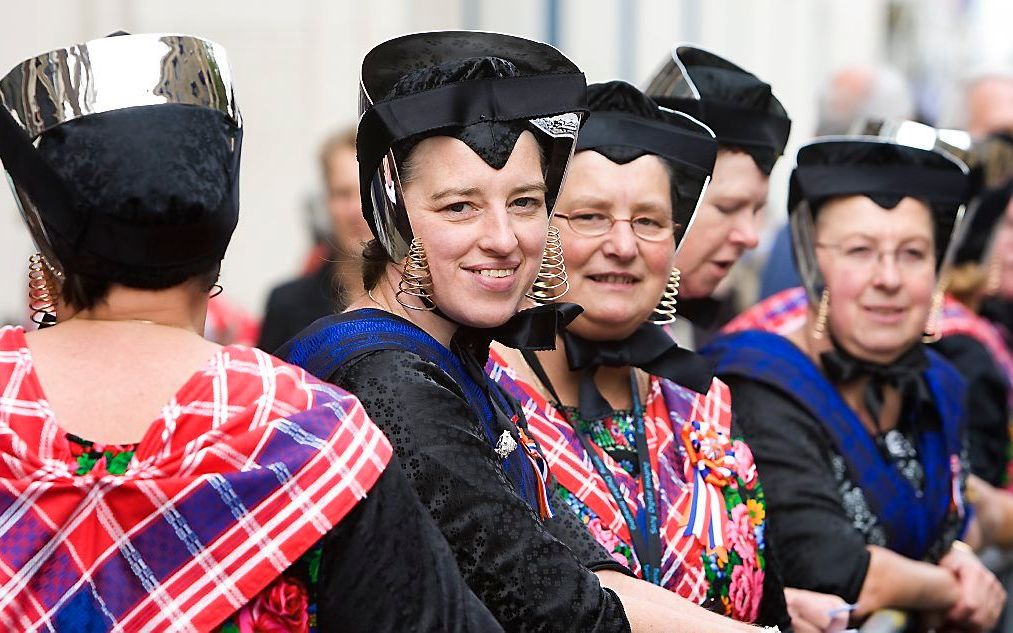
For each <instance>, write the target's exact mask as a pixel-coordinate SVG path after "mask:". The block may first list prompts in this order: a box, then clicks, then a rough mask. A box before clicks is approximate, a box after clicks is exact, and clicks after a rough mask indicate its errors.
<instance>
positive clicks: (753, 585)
mask: <svg viewBox="0 0 1013 633" xmlns="http://www.w3.org/2000/svg"><path fill="white" fill-rule="evenodd" d="M728 597H729V598H731V602H732V617H733V618H735V619H736V620H739V621H740V622H755V621H756V618H757V616H758V615H759V614H760V599H761V598H763V572H762V571H760V570H758V569H756V568H755V567H752V566H749V565H739V566H737V567H736V568H735V570H734V571H732V584H731V587H730V588H729V590H728Z"/></svg>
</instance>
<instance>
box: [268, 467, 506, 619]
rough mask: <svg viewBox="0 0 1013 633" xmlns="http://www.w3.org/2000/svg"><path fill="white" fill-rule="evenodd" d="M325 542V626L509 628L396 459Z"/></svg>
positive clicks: (321, 594) (320, 605)
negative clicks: (481, 595)
mask: <svg viewBox="0 0 1013 633" xmlns="http://www.w3.org/2000/svg"><path fill="white" fill-rule="evenodd" d="M322 545H323V548H322V555H321V558H320V576H319V584H317V585H316V587H315V589H316V592H317V595H316V604H317V626H318V629H319V630H320V631H348V632H352V631H362V632H363V633H365V632H367V631H368V632H374V631H377V632H379V631H390V632H392V633H393V632H394V631H417V632H419V633H423V632H426V633H428V632H433V633H437V632H443V631H454V632H457V633H485V632H486V631H501V630H502V628H501V627H500V625H499V624H498V623H497V622H496V620H495V619H494V618H493V616H492V614H491V613H489V610H488V609H487V608H486V607H485V605H483V604H482V602H481V601H480V600H479V599H478V598H477V597H475V594H474V593H472V591H471V590H470V589H469V588H468V586H467V585H466V584H465V582H464V579H463V578H462V577H461V574H460V572H459V571H458V569H457V565H456V564H455V562H454V556H453V553H452V552H451V550H450V547H449V546H448V545H447V541H446V540H445V539H444V538H443V535H442V534H440V531H439V528H437V526H436V524H435V523H434V522H433V520H432V518H431V517H430V516H429V515H428V514H427V513H426V511H425V509H424V508H423V507H422V505H421V504H420V503H419V499H418V497H417V496H416V495H415V492H414V491H413V490H412V487H411V486H410V485H409V484H408V482H407V481H406V480H405V478H404V475H403V474H402V473H401V470H400V468H399V465H398V460H397V459H396V458H394V459H392V460H391V462H390V464H388V466H387V469H386V470H385V471H384V473H383V474H382V475H381V476H380V478H379V479H378V480H377V482H376V484H374V486H373V488H372V489H370V491H369V494H368V495H367V496H366V498H365V499H363V500H362V501H360V502H359V503H358V504H356V505H355V507H354V508H353V509H352V510H351V512H349V513H348V515H346V516H345V517H344V519H342V521H341V523H339V524H338V525H337V526H335V527H334V529H332V530H331V531H330V532H328V534H327V536H325V537H324V540H323V543H322ZM302 563H304V559H300V561H299V563H297V565H299V564H302ZM291 572H295V573H296V574H297V575H298V572H299V570H290V572H286V573H291Z"/></svg>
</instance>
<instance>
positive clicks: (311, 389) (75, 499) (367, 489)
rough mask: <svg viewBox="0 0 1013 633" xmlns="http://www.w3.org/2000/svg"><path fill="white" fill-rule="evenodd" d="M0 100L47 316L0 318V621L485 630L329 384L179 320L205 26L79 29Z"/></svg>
mask: <svg viewBox="0 0 1013 633" xmlns="http://www.w3.org/2000/svg"><path fill="white" fill-rule="evenodd" d="M0 101H2V103H0V106H2V107H0V159H2V161H3V164H4V167H5V169H6V170H7V172H8V174H9V175H10V177H11V180H12V182H13V183H14V189H15V194H16V196H17V198H18V201H19V203H20V205H21V208H22V211H23V213H24V218H25V220H26V222H27V224H28V226H29V229H30V231H31V233H32V237H33V238H34V240H35V242H36V245H37V246H38V247H39V249H40V251H41V254H40V255H37V256H35V257H33V260H32V261H33V264H32V269H31V273H30V290H31V293H32V298H33V301H34V303H35V306H34V307H35V309H36V310H38V314H39V316H40V320H43V321H45V322H46V324H47V325H48V326H49V327H46V328H44V329H41V330H39V331H34V332H29V333H25V332H24V331H23V330H22V329H21V328H19V327H8V328H3V329H0V389H2V391H3V394H4V396H3V398H2V400H0V517H2V519H0V622H2V628H3V629H4V630H11V631H13V630H59V631H83V630H88V631H99V630H127V631H134V630H170V629H171V630H187V631H206V630H215V629H220V630H227V631H236V630H239V631H265V630H271V631H275V630H284V631H307V630H313V629H319V630H341V631H405V630H417V631H445V630H455V631H486V630H499V627H498V625H497V623H496V622H495V620H494V619H493V618H492V616H491V614H490V613H489V612H488V610H486V609H485V607H484V606H483V605H482V604H481V603H480V602H479V601H478V600H477V599H476V598H475V596H474V594H472V593H471V591H470V590H469V589H468V588H467V585H465V584H464V581H463V580H462V578H461V576H460V574H459V572H458V571H457V567H456V564H455V562H454V559H453V557H452V554H451V552H450V550H449V548H448V546H447V543H446V541H445V540H443V538H442V536H441V535H440V533H439V531H438V529H437V528H436V526H435V524H434V523H433V522H432V520H431V518H430V517H429V516H428V514H427V513H426V512H425V511H424V510H423V509H422V508H421V506H420V504H419V502H418V499H417V497H416V496H415V494H414V492H413V491H412V489H411V487H410V486H409V485H408V483H407V482H406V481H405V479H404V477H403V475H402V473H401V470H400V468H399V467H398V465H397V460H396V458H394V457H392V450H391V446H390V444H389V443H388V442H387V440H386V439H385V438H384V436H383V434H382V433H381V432H380V431H379V429H377V428H376V426H374V425H373V424H372V423H371V422H370V421H369V419H368V417H367V416H366V415H365V413H364V412H363V409H362V407H361V406H360V405H359V403H358V402H357V401H356V400H355V398H353V397H352V396H350V395H348V394H347V393H345V392H343V391H341V390H339V389H336V388H334V387H332V386H330V385H326V384H324V383H321V382H319V381H317V380H316V379H314V378H312V377H310V376H308V375H307V374H306V373H305V372H304V371H303V370H302V369H299V368H298V367H294V366H291V365H288V364H286V363H283V362H281V361H279V360H278V359H276V358H273V357H271V356H268V355H267V354H265V353H263V352H261V351H258V350H255V349H252V348H248V347H243V346H239V345H229V346H226V347H222V346H220V345H217V344H214V343H211V342H210V341H207V340H205V339H204V338H202V336H201V333H202V332H203V328H204V322H205V312H206V309H207V305H208V294H209V291H210V290H211V289H212V287H213V286H214V285H215V283H216V279H217V276H218V270H219V266H220V263H221V260H222V257H223V256H224V254H225V249H226V247H227V245H228V242H229V239H230V237H231V235H232V232H233V229H234V228H235V226H236V222H237V219H238V201H239V195H238V186H237V185H238V176H239V156H240V148H241V145H242V124H241V119H240V115H239V111H238V109H237V107H236V103H235V100H234V96H233V91H232V83H231V77H230V72H229V66H228V61H227V59H226V57H225V53H224V51H223V49H222V48H221V47H220V46H219V45H217V44H215V43H213V42H209V41H206V40H202V39H199V38H195V37H189V36H177V35H125V34H124V35H121V36H117V37H110V38H105V39H101V40H95V41H91V42H87V43H84V44H79V45H75V46H72V47H69V48H66V49H61V50H56V51H53V52H50V53H47V54H45V55H41V56H39V57H35V58H32V59H29V60H27V61H25V62H23V63H22V64H21V65H19V66H18V67H16V68H15V69H14V70H13V71H12V72H11V73H9V74H8V75H7V76H6V77H4V78H3V79H2V80H0ZM33 141H35V142H36V143H37V146H36V145H35V144H33Z"/></svg>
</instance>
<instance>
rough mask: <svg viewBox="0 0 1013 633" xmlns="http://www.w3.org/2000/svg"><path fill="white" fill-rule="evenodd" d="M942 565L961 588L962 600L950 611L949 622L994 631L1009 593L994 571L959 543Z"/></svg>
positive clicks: (969, 627)
mask: <svg viewBox="0 0 1013 633" xmlns="http://www.w3.org/2000/svg"><path fill="white" fill-rule="evenodd" d="M939 566H940V567H942V568H943V569H947V570H949V571H950V572H952V573H953V575H954V576H955V577H956V579H957V583H958V584H959V586H960V598H959V599H958V600H957V603H956V604H954V605H953V606H952V607H951V608H950V610H949V611H947V612H946V620H947V623H948V624H950V625H952V626H955V627H957V628H959V629H961V630H966V631H975V632H977V631H988V630H990V629H992V627H994V626H995V623H996V621H997V620H998V619H999V615H1000V614H1001V613H1002V608H1003V605H1005V604H1006V591H1005V590H1004V589H1003V588H1002V585H1001V584H1000V583H999V581H998V580H997V579H996V577H995V576H994V575H993V574H992V572H990V571H989V570H988V569H987V568H986V567H985V566H984V565H982V564H981V561H979V560H978V557H977V556H975V555H974V553H973V552H972V551H970V548H967V546H966V545H964V544H963V543H959V542H958V544H957V545H955V546H954V547H952V548H951V549H950V551H949V553H947V554H946V556H944V557H943V558H942V560H940V561H939Z"/></svg>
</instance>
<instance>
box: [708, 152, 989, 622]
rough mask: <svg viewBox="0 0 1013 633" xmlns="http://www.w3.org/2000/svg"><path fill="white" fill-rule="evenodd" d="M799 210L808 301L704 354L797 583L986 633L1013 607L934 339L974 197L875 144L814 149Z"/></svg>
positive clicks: (934, 167)
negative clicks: (961, 226)
mask: <svg viewBox="0 0 1013 633" xmlns="http://www.w3.org/2000/svg"><path fill="white" fill-rule="evenodd" d="M797 161H798V166H797V167H796V169H795V171H794V172H793V173H792V179H791V188H790V199H789V209H790V210H791V222H792V224H793V234H794V236H795V238H796V242H795V253H796V260H797V264H798V269H799V273H800V275H801V277H802V279H803V281H804V283H805V288H806V292H807V294H808V297H809V301H810V307H809V310H808V312H807V314H806V317H805V319H804V321H803V322H802V323H801V324H800V325H799V327H798V328H797V329H795V330H794V331H791V332H787V333H785V334H784V335H778V334H773V333H770V332H761V331H747V332H741V333H738V334H733V335H731V336H728V337H724V338H721V339H718V340H717V341H715V342H714V343H713V344H712V345H710V346H708V348H706V349H705V350H704V352H705V354H707V355H709V356H710V357H712V358H713V359H715V360H716V361H717V363H718V369H717V373H718V376H719V377H721V378H722V379H723V380H725V382H727V383H728V385H729V387H730V388H731V390H732V395H733V403H734V407H733V410H734V412H735V414H736V416H737V419H738V421H739V423H740V425H741V428H742V429H743V432H744V433H745V436H746V438H747V440H748V441H749V442H750V445H751V447H752V449H753V455H754V456H755V457H756V462H757V467H758V469H759V473H760V476H761V477H762V479H763V482H764V484H765V486H766V494H767V503H768V510H769V513H770V517H771V522H770V525H769V530H768V531H767V534H766V536H767V538H768V539H770V540H771V541H772V542H773V543H774V545H775V546H776V548H777V550H778V551H781V552H791V556H790V557H789V556H784V557H782V559H781V562H782V568H783V572H784V579H785V583H786V584H788V585H790V586H794V587H802V588H807V589H813V590H816V591H823V592H828V593H834V594H836V595H839V596H841V597H843V598H844V599H845V600H847V601H848V602H850V603H855V604H856V605H857V606H856V610H855V615H856V617H858V618H861V617H863V616H865V615H867V614H869V613H871V612H873V611H875V610H877V609H880V608H884V607H893V608H899V609H906V610H911V611H914V612H916V613H919V614H922V615H925V616H926V617H929V618H930V620H929V622H930V623H934V624H941V623H942V622H943V621H944V620H945V621H946V622H949V623H951V624H954V625H958V626H960V627H966V628H970V629H973V630H987V629H988V628H990V627H991V626H992V625H993V624H994V623H995V620H996V617H997V616H998V614H999V612H1000V609H1001V608H1002V605H1003V603H1004V601H1005V594H1004V592H1003V590H1002V589H1001V587H1000V586H999V584H998V582H997V581H996V579H995V578H994V576H992V574H991V573H989V572H988V570H986V569H985V568H984V566H982V564H981V563H980V562H979V561H978V559H977V557H976V556H975V555H974V554H973V553H972V552H971V551H970V548H968V547H967V546H966V545H965V544H963V543H962V542H960V541H958V540H957V539H958V538H959V537H960V535H961V534H962V533H963V531H964V528H965V525H966V522H967V520H968V512H967V506H966V505H965V503H964V495H963V490H964V484H965V478H966V472H967V471H966V467H965V462H964V457H963V456H964V454H965V453H964V450H963V446H962V442H963V433H964V431H963V428H962V421H963V403H964V383H963V381H962V380H961V378H960V376H959V375H958V373H957V372H956V371H955V370H954V369H953V367H952V366H951V365H949V364H948V363H947V362H946V361H944V360H943V359H942V358H941V357H940V356H939V355H937V354H936V353H935V352H932V351H931V350H927V349H926V348H925V346H924V344H923V343H922V337H923V336H924V334H925V332H926V329H927V327H929V325H930V318H929V316H930V313H931V312H932V309H933V303H934V301H933V297H934V295H936V296H938V293H937V275H938V272H939V269H940V267H941V265H942V262H943V260H944V259H945V258H944V253H946V252H947V247H948V245H949V243H950V240H951V235H952V234H953V232H954V229H955V226H956V225H957V224H958V222H959V219H960V216H961V214H962V209H963V204H964V201H965V199H966V196H967V190H968V178H967V169H966V166H965V165H964V164H963V163H961V162H960V161H958V160H956V159H955V158H953V157H952V156H951V155H949V154H948V153H946V152H943V151H939V150H930V149H923V148H917V147H910V146H907V145H903V144H900V143H898V142H894V141H890V140H888V139H882V138H873V137H828V138H824V139H817V140H816V141H814V142H812V143H810V144H808V145H805V146H803V147H802V148H801V149H800V150H799V152H798V157H797Z"/></svg>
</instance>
